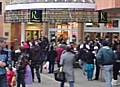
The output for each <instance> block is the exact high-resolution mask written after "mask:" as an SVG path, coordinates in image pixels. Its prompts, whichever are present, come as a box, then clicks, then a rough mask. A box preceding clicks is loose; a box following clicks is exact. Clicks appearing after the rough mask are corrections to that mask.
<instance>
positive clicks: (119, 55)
mask: <svg viewBox="0 0 120 87" xmlns="http://www.w3.org/2000/svg"><path fill="white" fill-rule="evenodd" d="M115 54H116V61H115V63H114V64H113V79H112V85H119V84H120V83H118V74H119V70H120V45H117V46H116V52H115Z"/></svg>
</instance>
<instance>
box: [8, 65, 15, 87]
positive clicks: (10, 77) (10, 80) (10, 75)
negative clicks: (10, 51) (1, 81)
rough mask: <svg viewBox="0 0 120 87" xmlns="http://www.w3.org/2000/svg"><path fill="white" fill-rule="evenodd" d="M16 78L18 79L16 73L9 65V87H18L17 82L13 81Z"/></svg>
mask: <svg viewBox="0 0 120 87" xmlns="http://www.w3.org/2000/svg"><path fill="white" fill-rule="evenodd" d="M14 78H16V75H15V72H14V71H13V69H12V66H11V65H9V66H8V67H7V81H8V86H9V87H14V86H15V85H16V81H13V79H14ZM14 80H15V79H14Z"/></svg>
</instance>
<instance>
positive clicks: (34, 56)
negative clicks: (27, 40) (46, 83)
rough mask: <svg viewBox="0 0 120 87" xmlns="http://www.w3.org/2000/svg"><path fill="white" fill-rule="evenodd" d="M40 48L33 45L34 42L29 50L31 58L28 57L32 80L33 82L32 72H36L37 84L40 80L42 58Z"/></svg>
mask: <svg viewBox="0 0 120 87" xmlns="http://www.w3.org/2000/svg"><path fill="white" fill-rule="evenodd" d="M41 54H42V52H41V47H40V46H39V45H37V44H35V42H33V43H32V48H31V56H30V60H31V71H32V79H33V82H34V73H35V72H34V71H36V77H37V80H38V82H39V83H40V82H41V78H40V66H41V63H42V57H41Z"/></svg>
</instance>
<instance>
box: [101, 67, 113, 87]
mask: <svg viewBox="0 0 120 87" xmlns="http://www.w3.org/2000/svg"><path fill="white" fill-rule="evenodd" d="M102 69H103V75H104V79H105V83H106V87H112V84H111V82H112V70H113V65H104V66H103V67H102Z"/></svg>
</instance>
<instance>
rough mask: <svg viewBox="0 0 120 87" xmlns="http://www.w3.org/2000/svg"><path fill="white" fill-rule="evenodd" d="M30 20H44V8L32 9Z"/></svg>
mask: <svg viewBox="0 0 120 87" xmlns="http://www.w3.org/2000/svg"><path fill="white" fill-rule="evenodd" d="M30 22H42V10H31V12H30Z"/></svg>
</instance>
